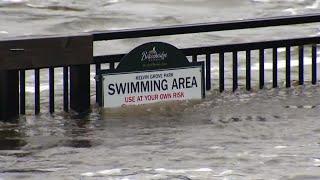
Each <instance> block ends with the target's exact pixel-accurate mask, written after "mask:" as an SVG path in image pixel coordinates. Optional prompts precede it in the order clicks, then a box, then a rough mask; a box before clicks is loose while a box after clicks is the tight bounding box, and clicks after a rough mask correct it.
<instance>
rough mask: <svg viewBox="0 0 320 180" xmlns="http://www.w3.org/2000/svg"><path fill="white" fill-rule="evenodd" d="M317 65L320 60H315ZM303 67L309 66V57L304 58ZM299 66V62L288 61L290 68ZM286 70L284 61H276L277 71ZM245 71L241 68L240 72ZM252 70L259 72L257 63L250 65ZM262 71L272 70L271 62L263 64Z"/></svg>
mask: <svg viewBox="0 0 320 180" xmlns="http://www.w3.org/2000/svg"><path fill="white" fill-rule="evenodd" d="M317 63H320V59H319V58H317ZM303 64H304V65H311V64H312V58H310V57H305V58H304V62H303ZM297 66H299V61H298V60H296V59H294V60H291V61H290V67H297ZM284 68H286V61H285V60H280V61H278V69H284ZM242 69H243V70H245V68H241V70H242ZM251 69H252V70H256V71H257V70H259V63H255V64H253V65H252V67H251ZM264 69H265V70H272V69H273V64H272V62H270V63H269V62H266V63H264Z"/></svg>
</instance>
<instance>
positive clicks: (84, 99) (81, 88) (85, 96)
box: [70, 65, 90, 113]
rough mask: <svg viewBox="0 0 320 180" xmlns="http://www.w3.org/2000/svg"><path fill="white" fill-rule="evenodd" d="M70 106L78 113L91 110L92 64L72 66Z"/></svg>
mask: <svg viewBox="0 0 320 180" xmlns="http://www.w3.org/2000/svg"><path fill="white" fill-rule="evenodd" d="M70 108H71V109H72V110H74V111H75V112H77V113H87V112H89V110H90V65H76V66H70Z"/></svg>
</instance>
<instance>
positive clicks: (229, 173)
mask: <svg viewBox="0 0 320 180" xmlns="http://www.w3.org/2000/svg"><path fill="white" fill-rule="evenodd" d="M232 173H233V170H225V171H223V172H221V173H220V174H219V176H226V175H231V174H232Z"/></svg>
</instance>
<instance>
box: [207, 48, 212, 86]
mask: <svg viewBox="0 0 320 180" xmlns="http://www.w3.org/2000/svg"><path fill="white" fill-rule="evenodd" d="M206 89H207V91H209V90H210V89H211V54H210V53H208V54H206Z"/></svg>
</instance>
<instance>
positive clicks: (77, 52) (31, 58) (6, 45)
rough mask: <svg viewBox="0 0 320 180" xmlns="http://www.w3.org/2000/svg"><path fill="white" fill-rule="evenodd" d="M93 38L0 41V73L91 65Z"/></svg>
mask: <svg viewBox="0 0 320 180" xmlns="http://www.w3.org/2000/svg"><path fill="white" fill-rule="evenodd" d="M92 57H93V41H92V36H91V35H88V34H83V35H77V36H67V37H65V36H64V37H62V36H55V37H41V38H30V39H27V38H25V39H10V40H3V41H0V69H3V70H5V69H6V70H9V69H32V68H44V67H57V66H67V65H79V64H90V63H91V62H92Z"/></svg>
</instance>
